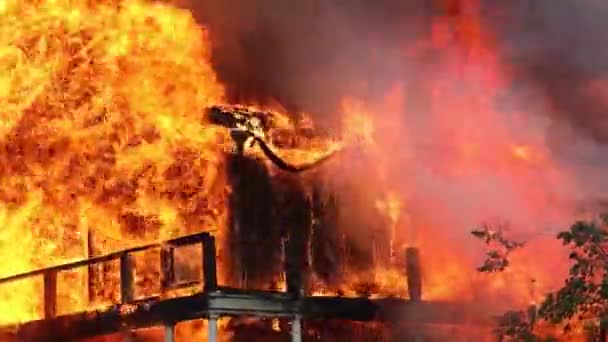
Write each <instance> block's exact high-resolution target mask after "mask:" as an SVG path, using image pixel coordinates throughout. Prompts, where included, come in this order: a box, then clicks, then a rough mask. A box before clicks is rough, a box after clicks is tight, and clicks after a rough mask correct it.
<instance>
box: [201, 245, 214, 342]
mask: <svg viewBox="0 0 608 342" xmlns="http://www.w3.org/2000/svg"><path fill="white" fill-rule="evenodd" d="M202 248H203V253H202V254H203V283H204V290H205V291H216V290H217V267H216V255H215V237H213V236H212V235H205V236H204V237H203V246H202ZM210 341H211V340H210Z"/></svg>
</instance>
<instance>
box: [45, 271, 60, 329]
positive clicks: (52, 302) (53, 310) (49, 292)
mask: <svg viewBox="0 0 608 342" xmlns="http://www.w3.org/2000/svg"><path fill="white" fill-rule="evenodd" d="M56 314H57V272H54V271H49V272H45V273H44V318H45V319H49V318H53V317H55V316H56Z"/></svg>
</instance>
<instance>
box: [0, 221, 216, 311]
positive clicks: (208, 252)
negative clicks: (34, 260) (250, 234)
mask: <svg viewBox="0 0 608 342" xmlns="http://www.w3.org/2000/svg"><path fill="white" fill-rule="evenodd" d="M195 244H200V245H201V247H202V279H200V280H198V281H194V282H193V281H188V282H186V283H187V284H189V285H192V286H193V285H196V284H201V283H202V284H203V286H204V288H203V289H202V290H203V291H216V290H217V289H218V287H217V269H216V260H215V258H216V255H215V251H216V250H215V238H214V237H213V235H211V234H210V233H209V232H202V233H196V234H191V235H185V236H180V237H177V238H174V239H170V240H166V241H162V242H156V243H150V244H147V245H143V246H137V247H133V248H129V249H125V250H121V251H116V252H112V253H109V254H105V255H101V256H96V257H91V258H88V259H83V260H79V261H75V262H70V263H65V264H60V265H56V266H52V267H47V268H41V269H37V270H33V271H30V272H26V273H21V274H15V275H12V276H8V277H5V278H1V279H0V286H1V285H3V284H6V283H9V282H14V281H17V280H22V279H27V278H33V277H36V276H42V277H43V283H44V291H43V293H42V296H43V303H44V308H43V309H44V318H53V317H55V316H56V312H57V274H58V273H59V272H63V271H67V270H71V269H75V268H79V267H83V266H91V265H94V264H98V263H103V262H108V261H113V260H116V259H119V260H120V303H121V304H127V303H131V302H133V301H134V300H135V298H134V295H133V292H134V291H133V287H134V279H133V268H134V265H133V260H132V255H131V254H133V253H137V252H142V251H145V250H149V249H152V248H160V249H161V255H160V260H159V262H160V267H161V292H163V291H166V290H170V289H174V288H178V287H183V286H184V284H182V283H179V282H177V281H176V279H175V271H174V250H175V248H179V247H183V246H188V245H195ZM87 285H88V286H89V287H90V286H91V283H90V280H89V283H88V284H87Z"/></svg>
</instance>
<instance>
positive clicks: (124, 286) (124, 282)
mask: <svg viewBox="0 0 608 342" xmlns="http://www.w3.org/2000/svg"><path fill="white" fill-rule="evenodd" d="M131 301H133V260H132V258H131V256H130V255H129V254H128V253H123V254H122V255H121V256H120V303H121V304H127V303H129V302H131ZM124 341H125V342H132V341H133V334H132V332H131V331H130V329H129V328H126V329H125V332H124Z"/></svg>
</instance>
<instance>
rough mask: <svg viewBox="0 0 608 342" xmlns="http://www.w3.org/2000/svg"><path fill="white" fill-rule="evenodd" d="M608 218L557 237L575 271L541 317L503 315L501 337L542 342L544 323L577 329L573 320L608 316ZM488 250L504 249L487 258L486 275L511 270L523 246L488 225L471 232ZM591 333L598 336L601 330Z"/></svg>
mask: <svg viewBox="0 0 608 342" xmlns="http://www.w3.org/2000/svg"><path fill="white" fill-rule="evenodd" d="M606 227H608V215H603V216H601V217H600V220H592V221H578V222H576V223H574V224H573V225H572V226H571V227H570V228H569V230H567V231H563V232H560V233H559V234H558V235H557V238H558V239H559V240H561V241H562V243H563V245H564V246H566V247H567V248H569V249H570V251H571V252H570V259H571V260H572V266H571V267H570V270H569V275H568V278H567V279H566V280H565V283H564V285H563V287H561V288H560V289H558V290H557V291H554V292H552V293H549V294H547V296H546V297H545V299H544V300H543V302H542V303H541V305H540V307H539V308H538V311H537V312H523V311H520V312H508V313H506V314H505V315H503V316H502V317H501V318H500V320H499V322H498V327H497V333H498V334H499V335H502V336H504V337H506V338H507V339H509V340H515V341H538V340H539V338H538V337H536V336H534V334H533V331H534V326H535V324H536V322H538V320H542V321H544V322H548V323H551V324H555V325H558V324H559V325H563V326H564V330H565V332H568V331H569V330H570V329H571V326H570V323H571V322H572V320H575V319H576V320H579V321H583V320H588V319H590V318H591V319H593V320H594V321H597V320H598V317H604V316H606V315H607V314H608V231H607V230H606ZM471 233H472V234H473V235H474V236H475V237H477V238H480V239H482V240H483V241H484V242H485V244H486V245H492V246H498V249H496V248H494V249H492V250H490V251H489V252H488V253H487V259H486V260H485V261H484V263H483V264H482V266H481V267H479V268H478V270H479V271H480V272H500V271H504V270H505V269H506V268H507V267H508V266H509V261H508V256H509V253H511V252H512V251H513V250H515V249H516V248H519V247H522V246H523V244H522V243H519V242H513V241H510V240H508V239H506V238H505V237H504V236H503V230H502V229H498V230H495V231H494V230H491V229H490V228H489V227H487V226H484V227H483V228H482V229H479V230H474V231H473V232H471ZM586 330H588V331H590V332H592V331H593V332H595V333H594V334H597V329H596V325H594V326H587V327H586Z"/></svg>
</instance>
